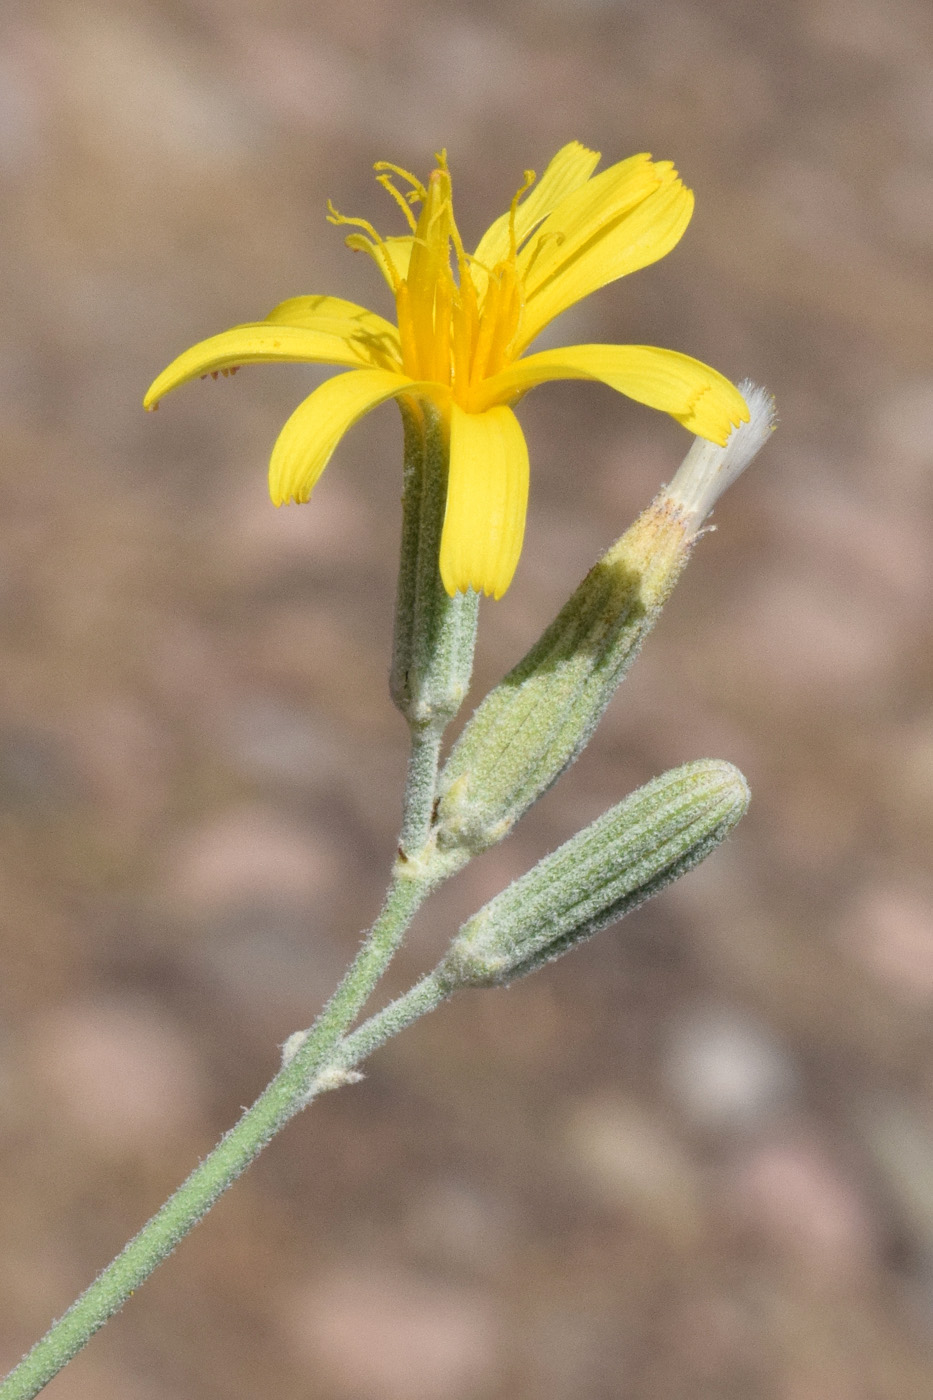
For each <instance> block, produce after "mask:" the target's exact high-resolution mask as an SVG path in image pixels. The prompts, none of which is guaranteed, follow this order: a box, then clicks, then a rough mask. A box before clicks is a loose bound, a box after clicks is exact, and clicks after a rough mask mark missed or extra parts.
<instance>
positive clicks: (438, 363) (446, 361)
mask: <svg viewBox="0 0 933 1400" xmlns="http://www.w3.org/2000/svg"><path fill="white" fill-rule="evenodd" d="M453 290H454V283H453V278H452V277H451V275H450V273H449V272H448V273H447V276H446V277H444V276H441V277H440V278H439V279H438V283H437V288H436V290H435V293H434V355H433V360H434V373H433V378H434V379H436V380H437V381H438V382H439V383H441V384H449V383H450V311H451V303H452V300H453Z"/></svg>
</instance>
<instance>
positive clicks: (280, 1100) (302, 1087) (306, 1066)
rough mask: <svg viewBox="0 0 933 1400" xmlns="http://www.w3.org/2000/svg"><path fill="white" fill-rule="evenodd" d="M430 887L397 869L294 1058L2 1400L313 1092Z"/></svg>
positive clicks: (51, 1359) (166, 1244) (200, 1211)
mask: <svg viewBox="0 0 933 1400" xmlns="http://www.w3.org/2000/svg"><path fill="white" fill-rule="evenodd" d="M432 883H433V881H432V880H431V879H430V878H428V877H427V876H422V877H421V878H412V876H411V875H410V874H409V873H408V872H407V871H406V870H405V869H404V867H402V870H401V872H400V873H399V872H397V873H396V874H395V876H394V878H393V880H392V883H391V885H390V887H389V892H388V895H387V896H386V901H385V904H384V906H383V909H382V912H381V914H380V915H379V918H378V919H377V920H376V922H375V924H374V925H373V927H372V930H371V932H370V934H369V937H368V938H367V939H366V941H365V943H364V944H363V947H362V948H361V949H360V952H359V953H358V954H357V957H356V959H355V960H354V962H353V964H352V966H351V967H350V969H349V970H348V972H347V973H346V975H345V976H344V978H343V981H342V982H341V983H340V986H339V987H338V988H337V990H336V992H335V993H334V995H333V996H332V997H331V999H330V1001H329V1002H328V1004H327V1006H326V1007H325V1008H324V1010H323V1012H322V1013H321V1015H320V1016H319V1017H318V1019H317V1021H316V1023H315V1025H314V1026H313V1027H312V1028H311V1030H310V1031H308V1033H307V1036H306V1038H305V1040H304V1041H303V1042H302V1044H301V1045H300V1047H299V1049H298V1051H297V1053H296V1054H295V1056H294V1058H293V1059H292V1060H291V1061H290V1063H289V1064H287V1065H286V1066H285V1068H284V1069H282V1070H281V1071H280V1072H279V1073H278V1074H277V1075H276V1076H275V1078H274V1079H273V1080H272V1082H271V1083H270V1084H269V1085H268V1087H267V1088H266V1089H265V1090H264V1092H263V1093H262V1094H261V1095H260V1096H259V1098H258V1099H257V1100H256V1102H255V1103H254V1104H253V1106H252V1107H251V1108H249V1109H247V1111H246V1113H244V1115H243V1117H242V1118H241V1119H240V1121H239V1122H238V1123H237V1124H236V1126H235V1127H233V1128H231V1130H230V1131H229V1132H228V1133H227V1134H226V1136H225V1137H223V1138H221V1140H220V1142H219V1143H218V1144H217V1146H216V1147H215V1148H214V1150H213V1152H211V1154H210V1155H209V1156H208V1157H206V1158H205V1160H204V1161H203V1162H202V1163H201V1164H200V1166H198V1167H196V1168H195V1170H194V1171H193V1172H192V1173H191V1175H190V1176H189V1177H188V1179H187V1181H185V1182H184V1183H183V1184H182V1185H181V1186H180V1187H179V1189H178V1190H177V1191H176V1192H175V1193H174V1195H173V1196H170V1197H169V1199H168V1200H167V1201H166V1202H165V1204H164V1205H163V1206H162V1208H161V1210H159V1211H157V1212H156V1214H155V1215H154V1216H153V1217H152V1219H151V1220H150V1221H149V1222H148V1223H147V1224H146V1225H144V1226H143V1228H142V1230H140V1232H139V1234H138V1235H136V1236H135V1237H134V1238H133V1239H132V1240H130V1242H129V1244H128V1245H126V1247H125V1248H124V1249H123V1250H122V1252H121V1253H120V1254H118V1255H117V1257H116V1259H114V1260H113V1262H112V1263H111V1264H109V1265H108V1267H107V1268H106V1269H104V1271H103V1273H101V1274H100V1275H99V1276H98V1277H97V1279H96V1280H95V1281H94V1283H92V1284H91V1286H90V1288H88V1289H87V1291H86V1292H85V1293H83V1294H82V1295H81V1297H80V1298H78V1299H77V1301H76V1302H75V1303H74V1304H72V1306H71V1307H70V1308H69V1309H68V1311H67V1312H66V1313H65V1314H64V1316H63V1317H62V1318H60V1319H59V1321H58V1322H56V1323H54V1324H53V1326H52V1327H51V1328H50V1329H49V1331H48V1332H47V1333H46V1335H45V1336H44V1337H43V1338H42V1340H41V1341H39V1342H37V1343H36V1345H35V1346H34V1347H33V1349H32V1351H31V1352H29V1353H28V1355H27V1356H26V1357H25V1358H24V1359H23V1360H22V1361H21V1362H20V1364H19V1365H18V1366H17V1367H15V1369H14V1370H12V1371H11V1372H10V1374H9V1375H8V1376H7V1378H6V1380H5V1381H3V1383H2V1384H0V1400H28V1397H31V1396H34V1395H36V1394H38V1392H39V1391H40V1390H41V1389H42V1387H43V1386H44V1385H45V1384H46V1383H47V1382H48V1381H49V1380H51V1379H52V1377H53V1376H54V1375H56V1374H57V1373H58V1372H59V1371H60V1370H61V1368H62V1367H63V1366H64V1365H65V1364H66V1363H67V1362H68V1361H70V1360H71V1358H72V1357H73V1356H74V1355H76V1353H77V1352H79V1351H80V1350H81V1348H82V1347H83V1346H84V1345H85V1344H86V1343H87V1342H88V1341H89V1340H90V1339H91V1337H92V1336H93V1335H94V1333H95V1332H96V1331H98V1329H99V1328H101V1327H102V1326H103V1325H104V1323H105V1322H106V1321H107V1320H108V1319H109V1318H111V1317H112V1316H113V1314H114V1313H115V1312H118V1311H119V1309H120V1308H121V1307H122V1306H123V1304H124V1303H125V1302H126V1300H127V1298H128V1297H129V1296H130V1294H131V1293H133V1292H134V1290H135V1289H137V1288H138V1287H139V1286H140V1284H141V1283H143V1282H144V1281H145V1280H146V1279H147V1278H148V1277H149V1275H150V1274H151V1273H152V1271H153V1270H154V1269H155V1268H156V1267H157V1266H158V1265H159V1264H161V1262H162V1261H163V1259H165V1258H167V1256H168V1255H169V1254H171V1252H172V1250H173V1249H174V1248H175V1246H176V1245H177V1244H178V1243H179V1241H180V1240H182V1239H183V1238H184V1236H185V1235H187V1234H188V1232H189V1230H191V1229H193V1227H194V1226H195V1225H196V1224H197V1223H198V1221H199V1220H200V1219H201V1217H202V1216H203V1215H205V1214H206V1213H207V1211H209V1210H210V1208H211V1206H212V1205H213V1204H214V1202H215V1201H216V1200H217V1199H218V1197H219V1196H221V1195H222V1194H223V1192H224V1191H226V1190H227V1188H228V1187H229V1186H231V1185H232V1184H233V1182H234V1181H236V1179H237V1177H238V1176H240V1174H241V1173H242V1172H243V1171H245V1169H246V1168H247V1167H248V1166H249V1164H250V1162H252V1161H253V1159H254V1158H255V1157H257V1156H258V1155H259V1153H260V1152H261V1151H262V1149H263V1148H264V1147H265V1146H266V1144H267V1143H268V1142H269V1140H270V1139H271V1138H272V1137H274V1136H275V1134H276V1133H277V1132H279V1130H280V1129H281V1128H283V1127H284V1125H285V1124H286V1123H287V1122H288V1121H289V1119H290V1118H293V1117H294V1116H295V1114H296V1113H298V1112H299V1111H300V1110H301V1109H302V1108H303V1107H304V1106H305V1104H306V1103H307V1102H308V1101H309V1098H310V1097H313V1094H314V1080H315V1077H316V1075H317V1074H318V1072H319V1071H320V1070H321V1069H322V1068H323V1067H324V1066H325V1065H326V1063H327V1061H328V1058H329V1056H330V1055H331V1053H332V1052H333V1050H334V1047H335V1046H336V1045H337V1043H338V1042H339V1041H340V1039H341V1037H342V1036H343V1035H344V1033H345V1031H346V1030H347V1028H348V1026H349V1025H350V1024H351V1023H352V1021H353V1020H355V1018H356V1016H357V1015H358V1014H359V1011H360V1009H361V1007H362V1006H363V1004H364V1003H365V1001H366V999H367V998H368V996H369V994H370V992H371V991H372V990H373V987H374V986H375V985H376V982H377V981H378V980H379V977H380V976H381V974H382V972H383V971H384V970H385V967H386V965H387V963H388V961H389V959H390V958H391V956H392V953H393V952H394V951H395V949H396V948H397V947H398V944H399V942H400V941H401V937H402V934H403V933H404V931H405V929H406V927H407V926H408V923H409V922H410V920H411V917H412V914H413V913H414V911H415V909H416V908H417V907H418V905H419V904H420V903H421V901H422V900H423V899H424V897H425V895H426V894H427V892H428V890H429V889H430V887H431V884H432Z"/></svg>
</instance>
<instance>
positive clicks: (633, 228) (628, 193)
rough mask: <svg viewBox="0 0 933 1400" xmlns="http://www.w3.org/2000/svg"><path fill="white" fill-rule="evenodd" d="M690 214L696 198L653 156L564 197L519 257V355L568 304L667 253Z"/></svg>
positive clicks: (636, 158) (609, 172)
mask: <svg viewBox="0 0 933 1400" xmlns="http://www.w3.org/2000/svg"><path fill="white" fill-rule="evenodd" d="M609 176H611V177H612V179H607V177H609ZM603 181H605V183H604V184H603V183H601V182H603ZM692 213H693V195H692V193H691V192H690V190H688V189H686V188H685V187H684V186H683V184H681V182H680V179H679V178H678V176H677V172H676V170H674V168H673V166H672V165H671V164H670V162H669V161H661V162H659V163H655V162H652V161H651V160H650V159H649V158H648V157H647V156H634V157H632V160H631V161H622V162H621V164H620V165H618V166H614V167H612V168H611V169H610V170H606V171H604V172H603V174H602V175H597V176H596V177H595V179H593V180H590V181H589V183H588V184H587V185H586V186H584V188H583V189H582V190H578V191H577V192H576V194H573V195H570V196H569V198H567V199H565V200H563V201H562V203H561V204H560V205H558V207H557V208H556V209H555V210H554V212H553V214H551V216H550V218H548V219H547V220H546V221H545V223H544V224H542V226H541V228H540V229H539V231H538V234H537V237H536V239H535V240H533V242H532V244H530V245H529V247H528V248H526V249H525V250H524V252H523V253H522V256H521V258H520V259H519V264H520V271H522V273H523V277H524V287H525V298H526V300H525V308H524V314H523V317H522V322H521V326H520V329H519V335H518V339H517V341H516V345H515V347H514V348H515V350H516V352H517V351H520V350H521V349H523V348H524V347H525V346H526V345H528V344H529V343H530V342H531V341H532V340H533V339H534V337H535V336H536V335H538V333H539V332H540V331H541V330H543V328H544V327H545V326H546V325H547V324H548V322H549V321H552V320H553V319H554V317H555V316H557V315H559V314H560V312H562V311H566V309H567V307H568V306H573V305H574V303H575V302H578V301H580V300H581V299H582V298H583V297H585V296H589V294H590V293H591V292H595V291H596V290H597V289H598V288H599V287H604V286H605V285H606V284H607V283H608V282H614V281H615V280H616V279H617V278H619V277H624V276H625V275H626V274H627V273H629V272H637V271H638V269H639V268H642V267H647V266H648V264H649V263H653V262H657V260H658V259H659V258H663V257H664V256H665V254H666V253H669V252H670V251H671V249H672V248H673V247H674V246H675V244H677V243H678V242H679V241H680V238H681V237H682V235H683V232H684V230H685V229H686V227H687V225H688V223H689V222H690V216H691V214H692ZM544 240H546V241H544ZM539 242H540V251H537V249H538V245H539Z"/></svg>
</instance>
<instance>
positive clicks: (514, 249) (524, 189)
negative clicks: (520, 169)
mask: <svg viewBox="0 0 933 1400" xmlns="http://www.w3.org/2000/svg"><path fill="white" fill-rule="evenodd" d="M537 178H538V177H537V175H536V174H535V172H534V171H533V170H526V171H525V173H524V180H525V183H524V184H523V185H521V186H520V188H519V189H517V190H516V191H515V194H514V196H513V198H512V203H511V204H510V205H509V247H510V249H511V253H512V257H513V258H515V257H517V256H518V243H517V241H516V238H515V215H516V213H517V211H518V203H519V200H520V199H521V197H522V195H523V194H527V193H528V191H529V190H530V189H531V187H532V185H533V184H534V182H535V180H537Z"/></svg>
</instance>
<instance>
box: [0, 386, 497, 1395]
mask: <svg viewBox="0 0 933 1400" xmlns="http://www.w3.org/2000/svg"><path fill="white" fill-rule="evenodd" d="M448 450H449V445H448V439H447V431H446V425H445V424H444V422H443V420H442V419H441V417H440V415H439V413H438V412H437V411H436V410H435V409H433V408H431V407H430V406H424V407H423V408H422V407H419V406H418V405H417V404H410V405H408V406H407V407H406V411H405V476H404V482H405V485H404V491H403V532H402V558H401V568H400V575H399V594H398V604H397V609H396V635H395V648H394V651H395V655H394V660H393V667H392V684H391V689H392V695H393V699H394V700H395V702H396V704H397V705H398V707H399V709H401V710H402V712H403V714H404V715H405V717H406V719H407V720H408V724H409V729H410V732H411V757H410V759H409V765H408V779H407V782H406V787H405V799H404V805H403V818H402V830H401V838H400V842H399V856H398V860H397V861H396V863H395V867H394V869H393V873H392V880H391V883H390V885H389V889H388V893H387V895H386V900H385V904H384V905H383V908H382V912H381V913H380V915H379V918H378V919H377V920H376V922H375V924H374V925H373V927H372V929H371V930H370V933H369V935H368V937H367V938H366V940H365V942H364V943H363V946H362V948H361V949H360V951H359V953H358V954H357V956H356V958H355V959H354V961H353V963H352V965H351V967H350V968H349V970H348V972H347V973H346V974H345V976H344V978H343V980H342V982H341V983H340V986H339V987H338V988H337V990H336V992H335V993H334V995H333V996H332V997H331V999H330V1001H329V1002H328V1003H327V1005H326V1006H325V1008H324V1010H323V1011H322V1012H321V1014H320V1016H319V1017H318V1019H317V1021H316V1022H315V1023H314V1025H313V1026H312V1027H311V1029H310V1030H309V1031H308V1032H307V1033H306V1034H305V1035H304V1036H303V1037H299V1038H298V1039H299V1041H300V1043H299V1045H298V1048H297V1051H296V1052H295V1053H294V1055H293V1057H292V1058H291V1059H290V1060H289V1061H288V1063H287V1064H286V1065H285V1066H284V1068H283V1069H282V1070H280V1072H279V1073H278V1074H277V1075H276V1076H275V1078H274V1079H273V1080H272V1082H271V1083H270V1084H269V1086H268V1087H267V1088H266V1090H265V1091H264V1092H263V1093H262V1094H261V1095H260V1096H259V1098H258V1099H257V1100H256V1102H255V1103H254V1104H253V1106H252V1108H250V1109H248V1110H247V1111H246V1112H245V1113H244V1115H243V1117H242V1118H241V1119H240V1121H239V1122H238V1123H237V1124H236V1126H235V1127H234V1128H231V1130H230V1132H228V1133H227V1135H226V1136H225V1137H223V1138H222V1139H221V1140H220V1142H219V1143H218V1145H217V1146H216V1147H215V1148H214V1150H213V1152H211V1154H210V1155H209V1156H208V1157H206V1158H205V1160H204V1161H203V1162H202V1163H201V1164H200V1166H199V1167H197V1168H196V1169H195V1170H194V1171H193V1172H192V1173H191V1175H190V1176H189V1177H188V1179H187V1181H185V1182H184V1183H183V1185H182V1186H180V1187H179V1189H178V1190H177V1191H176V1192H175V1194H174V1195H173V1196H171V1197H170V1198H169V1199H168V1200H167V1201H166V1203H165V1205H164V1206H162V1208H161V1210H159V1211H157V1212H156V1214H155V1215H154V1216H153V1217H152V1219H151V1220H150V1221H149V1222H148V1223H147V1224H146V1225H144V1226H143V1228H142V1230H140V1232H139V1234H138V1235H136V1236H135V1238H134V1239H132V1240H131V1241H130V1242H129V1244H128V1245H127V1246H126V1247H125V1249H123V1251H122V1252H121V1253H120V1254H118V1255H117V1257H116V1259H114V1261H113V1263H111V1264H110V1265H108V1267H107V1268H106V1269H104V1271H103V1273H102V1274H100V1275H99V1276H98V1278H97V1279H96V1280H95V1281H94V1283H92V1284H91V1286H90V1288H88V1289H87V1291H86V1292H85V1293H83V1294H82V1295H81V1297H80V1298H78V1300H77V1301H76V1302H75V1303H73V1304H72V1306H71V1307H70V1308H69V1309H68V1311H67V1312H66V1313H65V1314H64V1316H63V1317H61V1318H60V1319H59V1321H58V1322H56V1323H54V1324H53V1326H52V1327H51V1328H50V1329H49V1331H48V1332H47V1333H46V1335H45V1336H44V1337H43V1338H42V1340H41V1341H39V1342H37V1343H36V1345H35V1346H34V1347H33V1349H32V1351H31V1352H29V1354H28V1355H27V1356H26V1357H24V1359H23V1360H22V1361H21V1362H20V1364H19V1365H18V1366H17V1367H15V1369H14V1370H12V1371H11V1372H10V1374H9V1375H8V1376H7V1378H6V1380H5V1381H3V1382H2V1383H0V1400H29V1397H31V1396H34V1395H36V1394H38V1392H39V1391H40V1390H41V1389H42V1387H43V1386H44V1385H45V1384H46V1382H47V1381H49V1380H51V1378H52V1377H53V1376H54V1375H56V1374H57V1373H58V1372H59V1371H60V1370H61V1368H62V1367H63V1366H64V1365H65V1364H66V1363H67V1362H68V1361H70V1360H71V1358H72V1357H73V1356H74V1355H75V1354H76V1353H77V1352H78V1351H80V1350H81V1348H82V1347H83V1346H84V1345H85V1344H86V1343H87V1342H88V1341H89V1340H90V1338H91V1337H92V1336H93V1335H94V1333H95V1332H96V1331H97V1330H98V1329H99V1328H100V1327H102V1326H103V1325H104V1323H105V1322H106V1321H107V1320H108V1318H110V1317H112V1316H113V1314H114V1313H115V1312H117V1311H118V1310H119V1309H120V1308H121V1307H122V1306H123V1304H124V1303H125V1302H126V1300H127V1298H128V1297H129V1296H130V1294H131V1293H132V1292H133V1291H134V1290H135V1289H137V1288H138V1287H139V1286H140V1284H141V1283H143V1282H144V1280H145V1279H147V1278H148V1277H149V1275H150V1274H151V1273H152V1271H153V1270H154V1269H155V1268H156V1267H157V1266H158V1265H159V1264H161V1262H162V1260H163V1259H165V1258H166V1257H167V1256H168V1255H169V1254H171V1252H172V1250H173V1249H174V1248H175V1246H176V1245H177V1244H178V1243H179V1241H180V1240H181V1239H183V1238H184V1236H185V1235H186V1234H187V1233H188V1232H189V1230H191V1229H193V1227H194V1226H195V1225H196V1224H197V1223H198V1221H199V1220H200V1219H201V1217H202V1216H203V1215H205V1214H206V1212H207V1211H208V1210H210V1208H211V1206H212V1205H213V1204H214V1202H215V1201H216V1200H217V1199H218V1197H219V1196H221V1195H222V1194H223V1192H224V1191H226V1190H227V1188H228V1187H229V1186H231V1185H232V1184H233V1182H234V1181H236V1179H237V1177H238V1176H240V1174H241V1173H242V1172H243V1171H245V1169H246V1168H247V1167H248V1166H249V1164H250V1162H252V1161H253V1159H254V1158H255V1157H257V1156H258V1155H259V1153H260V1152H261V1151H262V1149H263V1148H264V1147H265V1145H266V1143H267V1142H269V1140H270V1139H271V1138H273V1137H274V1136H275V1134H276V1133H277V1132H279V1130H280V1129H281V1128H283V1127H284V1126H285V1124H286V1123H287V1122H288V1121H289V1119H290V1118H293V1117H294V1116H295V1114H296V1113H298V1112H299V1111H300V1110H301V1109H302V1108H303V1107H304V1106H305V1104H307V1103H308V1102H309V1101H310V1099H311V1098H313V1097H314V1095H315V1093H317V1092H319V1091H320V1089H321V1088H322V1087H324V1086H323V1084H322V1083H321V1082H316V1081H317V1080H318V1076H319V1075H320V1073H321V1072H322V1071H326V1070H329V1069H330V1068H331V1060H332V1058H333V1056H334V1052H335V1049H336V1047H337V1046H338V1045H339V1043H340V1042H341V1041H342V1040H343V1038H344V1036H345V1035H346V1032H347V1030H348V1029H349V1027H350V1026H351V1025H352V1024H353V1022H354V1021H355V1020H356V1018H357V1016H358V1015H359V1013H360V1011H361V1010H362V1008H363V1006H364V1004H365V1003H366V1001H367V999H368V998H369V996H370V993H371V992H372V990H373V988H374V987H375V986H376V983H377V982H378V981H379V979H380V977H381V976H382V974H383V973H384V972H385V969H386V967H387V966H388V964H389V961H390V959H391V958H392V955H393V953H394V952H395V951H396V949H397V948H398V946H399V944H400V943H401V940H402V937H403V935H404V933H405V930H406V928H407V927H408V924H409V923H410V921H411V918H412V916H413V914H414V912H415V910H416V909H417V908H418V906H419V905H420V904H421V902H422V901H423V900H424V898H425V896H426V895H427V894H428V893H429V891H430V890H431V889H432V888H433V887H434V886H435V885H436V884H438V883H439V882H440V881H441V880H442V879H444V878H445V876H446V875H448V874H451V873H452V871H453V869H454V868H455V867H456V865H458V864H460V863H461V862H452V861H450V860H449V859H448V860H446V861H445V860H444V859H443V858H442V857H440V856H439V855H438V853H437V851H436V850H435V848H434V843H433V840H432V839H431V831H432V823H433V816H434V798H435V792H436V787H437V770H438V761H439V754H440V746H441V738H442V735H443V732H444V728H445V726H446V724H447V722H448V721H449V720H450V719H451V718H452V717H453V715H454V714H455V713H456V711H457V710H458V709H459V706H460V704H461V702H462V700H463V697H464V695H465V693H466V690H467V686H468V684H469V677H470V670H471V668H472V662H473V647H474V643H475V636H476V619H477V609H478V603H479V599H478V597H477V595H476V594H474V593H472V592H469V593H467V594H458V595H457V596H456V597H455V598H450V597H448V596H447V594H446V592H445V591H444V587H443V584H442V582H441V579H440V574H439V570H438V555H439V547H440V537H441V531H442V526H443V518H444V506H445V501H446V491H447V454H448ZM432 979H433V980H432ZM412 993H413V999H411V998H409V999H408V1000H406V999H405V998H402V999H401V1001H400V1002H399V1003H393V1006H390V1007H387V1008H386V1011H385V1012H383V1013H380V1017H381V1019H380V1018H374V1023H377V1029H376V1039H375V1040H373V1039H372V1034H373V1031H372V1025H371V1024H370V1023H369V1022H367V1023H366V1024H367V1026H369V1027H370V1030H369V1032H368V1033H367V1037H368V1038H367V1037H364V1039H363V1040H360V1041H355V1042H353V1045H355V1047H356V1049H355V1050H352V1049H351V1050H347V1049H346V1045H349V1044H350V1042H349V1041H348V1042H346V1045H345V1047H344V1057H343V1060H341V1061H340V1063H339V1064H338V1063H336V1062H335V1065H334V1068H335V1069H337V1070H339V1069H340V1068H347V1067H349V1064H350V1061H349V1060H347V1058H346V1057H347V1055H348V1054H349V1055H350V1058H351V1060H352V1056H353V1054H357V1057H358V1058H359V1057H360V1056H362V1055H363V1054H364V1053H366V1054H368V1053H369V1049H372V1048H374V1047H375V1045H376V1044H377V1043H381V1040H380V1038H379V1037H380V1036H381V1038H382V1039H385V1038H386V1037H387V1036H388V1035H390V1034H395V1033H396V1031H397V1030H401V1029H402V1028H403V1026H404V1025H407V1024H408V1022H409V1020H411V1019H414V1017H415V1016H416V1015H423V1014H424V1011H425V1010H430V1009H431V1007H432V1006H434V1005H436V1004H437V1002H438V1001H439V1000H441V999H443V997H444V996H445V995H447V991H446V990H445V989H444V988H443V987H442V986H441V984H440V982H438V981H437V979H436V977H434V974H432V975H431V977H429V978H426V979H425V980H424V982H423V983H419V984H418V986H417V987H416V988H413V989H412ZM392 1027H394V1029H392ZM365 1029H366V1027H361V1028H360V1030H361V1032H362V1031H364V1030H365ZM367 1047H369V1048H367ZM345 1062H346V1063H345ZM352 1063H356V1061H355V1060H352Z"/></svg>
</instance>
